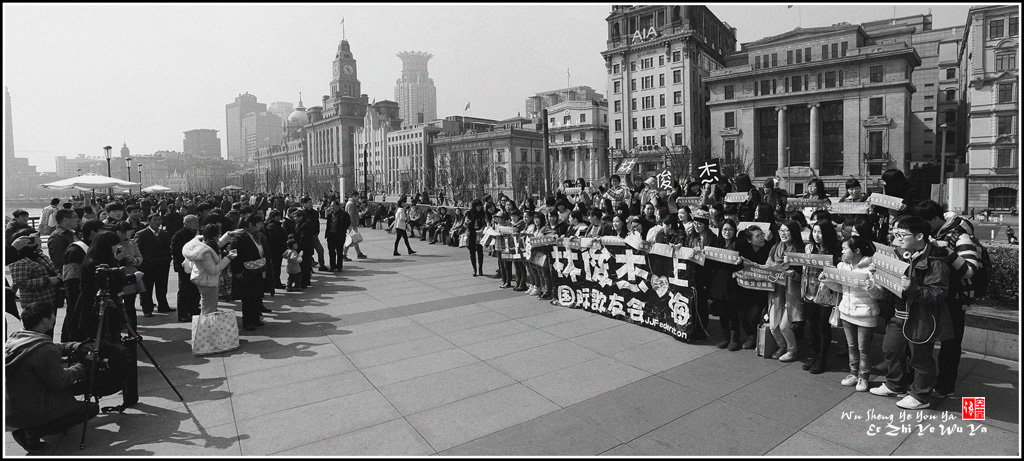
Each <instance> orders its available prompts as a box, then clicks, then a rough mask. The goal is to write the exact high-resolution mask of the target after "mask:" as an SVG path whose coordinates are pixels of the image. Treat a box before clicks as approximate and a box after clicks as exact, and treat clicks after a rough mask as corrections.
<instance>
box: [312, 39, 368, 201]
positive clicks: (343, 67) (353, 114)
mask: <svg viewBox="0 0 1024 461" xmlns="http://www.w3.org/2000/svg"><path fill="white" fill-rule="evenodd" d="M332 68H333V72H334V78H333V79H332V80H331V94H330V95H329V96H326V95H325V96H324V97H323V106H322V107H311V108H309V110H308V111H307V113H308V116H309V125H308V126H307V128H306V139H307V143H306V145H307V146H308V147H307V148H308V155H307V160H306V167H305V171H307V172H308V175H307V178H308V181H309V182H311V184H312V183H313V182H315V183H316V184H317V186H316V187H317V188H323V189H324V190H335V191H339V192H341V193H348V192H351V191H354V190H355V189H356V183H355V165H354V163H355V140H354V136H355V130H356V128H359V127H361V126H363V116H365V115H366V106H367V102H368V101H367V99H368V98H367V96H366V95H365V94H360V92H359V90H360V84H359V79H358V78H357V68H356V60H355V58H354V57H352V50H351V48H350V47H349V44H348V40H342V41H341V43H339V44H338V51H337V53H335V55H334V63H333V65H332ZM339 179H340V180H339ZM311 187H313V186H311Z"/></svg>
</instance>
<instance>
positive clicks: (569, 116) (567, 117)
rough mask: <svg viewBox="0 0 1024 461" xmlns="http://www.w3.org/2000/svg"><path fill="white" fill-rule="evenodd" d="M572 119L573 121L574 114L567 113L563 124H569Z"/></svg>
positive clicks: (563, 118)
mask: <svg viewBox="0 0 1024 461" xmlns="http://www.w3.org/2000/svg"><path fill="white" fill-rule="evenodd" d="M570 121H572V115H569V114H565V116H563V117H562V125H568V124H569V122H570Z"/></svg>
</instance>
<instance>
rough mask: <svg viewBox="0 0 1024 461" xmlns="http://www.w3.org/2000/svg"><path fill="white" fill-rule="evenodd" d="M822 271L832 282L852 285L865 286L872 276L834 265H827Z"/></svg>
mask: <svg viewBox="0 0 1024 461" xmlns="http://www.w3.org/2000/svg"><path fill="white" fill-rule="evenodd" d="M821 273H822V274H825V278H826V279H828V280H830V281H832V282H835V283H838V284H840V285H846V286H851V287H855V286H864V284H866V283H867V282H868V278H869V277H870V276H869V275H868V274H866V273H864V272H854V271H848V270H842V269H836V268H833V267H826V268H824V269H822V271H821Z"/></svg>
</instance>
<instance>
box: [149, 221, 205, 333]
mask: <svg viewBox="0 0 1024 461" xmlns="http://www.w3.org/2000/svg"><path fill="white" fill-rule="evenodd" d="M182 223H183V224H182V225H183V227H182V228H181V229H180V230H178V232H175V233H174V235H173V236H171V261H172V264H173V266H174V272H175V273H177V274H178V300H177V304H178V321H180V322H191V321H192V316H193V315H198V314H199V287H197V286H196V285H195V284H194V283H192V280H191V279H190V278H189V277H190V276H189V274H187V273H186V272H185V268H184V267H183V266H182V264H184V263H185V257H184V256H183V255H182V254H181V249H182V248H184V247H185V244H186V243H188V242H189V240H192V239H194V238H195V237H196V233H197V232H198V230H199V217H198V216H196V215H191V214H190V215H188V216H185V217H184V218H183V219H182ZM143 261H145V260H143Z"/></svg>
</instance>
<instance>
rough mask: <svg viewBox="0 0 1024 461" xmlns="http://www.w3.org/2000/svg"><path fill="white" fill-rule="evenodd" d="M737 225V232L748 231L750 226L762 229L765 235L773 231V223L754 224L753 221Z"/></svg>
mask: <svg viewBox="0 0 1024 461" xmlns="http://www.w3.org/2000/svg"><path fill="white" fill-rule="evenodd" d="M737 225H738V226H739V227H738V228H737V229H736V231H737V232H743V231H745V230H747V229H748V228H750V226H757V227H760V228H761V231H762V232H764V233H765V234H767V233H768V231H769V230H771V227H772V225H771V223H766V222H753V221H743V222H741V223H739V224H737Z"/></svg>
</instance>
